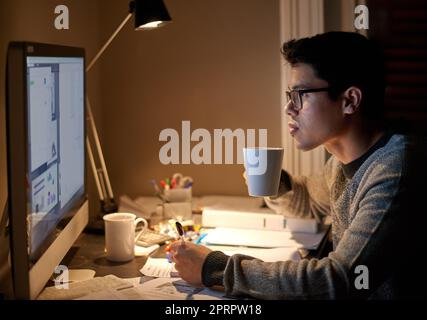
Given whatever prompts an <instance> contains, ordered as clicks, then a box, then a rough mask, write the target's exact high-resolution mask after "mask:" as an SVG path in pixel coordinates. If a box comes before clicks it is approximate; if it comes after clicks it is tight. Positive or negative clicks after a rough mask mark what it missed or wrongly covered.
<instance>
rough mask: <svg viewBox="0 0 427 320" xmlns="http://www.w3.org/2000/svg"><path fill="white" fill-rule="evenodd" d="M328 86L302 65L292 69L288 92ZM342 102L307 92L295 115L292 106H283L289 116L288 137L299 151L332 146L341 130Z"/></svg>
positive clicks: (327, 96)
mask: <svg viewBox="0 0 427 320" xmlns="http://www.w3.org/2000/svg"><path fill="white" fill-rule="evenodd" d="M328 86H329V85H328V83H327V82H326V81H325V80H322V79H319V78H318V77H316V75H315V72H314V70H313V68H312V67H311V66H310V65H308V64H304V63H298V64H296V65H294V66H293V67H292V70H291V81H290V86H289V87H290V89H291V90H292V89H317V88H326V87H328ZM341 103H342V102H341V99H337V101H334V100H332V99H331V98H330V97H329V95H328V92H326V91H321V92H310V93H304V94H302V95H301V104H302V109H301V110H299V111H297V110H295V106H294V105H293V103H292V102H288V104H287V105H286V113H287V114H288V115H289V122H288V126H289V133H290V134H291V135H292V136H293V137H294V139H295V143H296V146H297V148H298V149H301V150H304V151H306V150H311V149H313V148H315V147H317V146H319V145H321V144H327V143H328V142H329V143H330V142H333V140H334V139H336V138H337V137H338V136H339V133H340V132H342V130H343V128H344V114H343V112H342V108H341Z"/></svg>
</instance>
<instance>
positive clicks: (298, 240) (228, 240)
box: [202, 228, 326, 249]
mask: <svg viewBox="0 0 427 320" xmlns="http://www.w3.org/2000/svg"><path fill="white" fill-rule="evenodd" d="M325 233H326V230H325V229H323V230H322V231H320V232H318V233H316V234H310V233H303V232H288V231H266V230H251V229H237V228H216V229H214V230H212V231H210V232H209V233H208V235H207V236H206V237H205V238H204V239H203V241H202V243H203V244H215V245H234V246H245V247H255V248H278V247H288V248H289V247H293V248H305V249H317V247H318V246H319V244H320V242H321V241H322V239H323V237H324V235H325Z"/></svg>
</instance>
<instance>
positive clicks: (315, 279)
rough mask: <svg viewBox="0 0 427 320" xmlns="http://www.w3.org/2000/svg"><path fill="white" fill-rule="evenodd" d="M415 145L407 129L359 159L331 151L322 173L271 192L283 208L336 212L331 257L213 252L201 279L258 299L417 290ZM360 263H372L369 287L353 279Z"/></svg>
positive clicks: (414, 293) (273, 202)
mask: <svg viewBox="0 0 427 320" xmlns="http://www.w3.org/2000/svg"><path fill="white" fill-rule="evenodd" d="M413 146H414V144H413V143H412V142H411V140H410V139H409V138H408V137H406V136H402V135H393V136H391V135H389V136H388V137H383V138H382V140H380V142H379V143H377V144H376V146H374V147H373V148H371V150H370V151H368V152H367V153H366V154H365V155H364V156H362V157H361V158H359V159H357V160H356V161H354V163H351V164H349V165H343V164H342V163H340V162H339V161H338V160H337V159H336V158H335V157H331V158H330V159H329V160H328V162H327V163H326V165H325V168H324V171H323V172H322V173H321V174H319V175H316V176H310V177H290V179H288V181H289V183H290V186H286V185H282V186H281V192H282V195H280V196H279V197H277V198H275V199H271V198H270V199H266V202H267V204H268V206H269V207H271V208H272V209H273V210H275V211H276V212H277V213H280V214H284V215H291V216H298V217H310V218H312V217H315V218H317V219H318V220H323V218H324V217H325V216H326V215H329V214H330V215H331V217H332V235H333V246H334V250H333V251H332V252H331V253H329V255H328V256H327V257H325V258H323V259H320V260H319V259H310V260H308V259H303V260H301V261H283V262H274V263H267V262H263V261H261V260H258V259H255V258H252V257H249V256H245V255H240V254H236V255H233V256H231V257H228V256H226V255H224V254H223V253H222V252H219V251H214V252H212V253H210V254H209V255H208V257H207V259H206V261H205V263H204V265H203V270H202V279H203V283H204V284H205V285H207V286H212V285H223V286H224V287H225V290H226V292H227V293H228V294H231V295H249V296H252V297H255V298H260V299H341V298H363V299H366V298H377V299H378V298H379V299H385V298H404V297H419V296H420V295H422V294H423V293H422V292H421V293H420V292H419V291H423V290H419V289H420V288H421V286H420V284H419V283H420V281H421V280H422V276H420V275H421V274H422V273H418V272H417V268H414V265H415V264H414V262H413V260H414V259H416V255H417V254H418V255H419V250H420V248H422V247H423V246H424V244H425V240H424V239H423V238H422V237H420V232H419V231H422V229H421V228H420V226H419V225H418V222H419V223H424V221H425V216H426V215H425V214H423V213H424V212H420V210H421V208H420V205H419V204H420V203H421V201H418V200H420V199H421V198H422V196H423V194H422V193H421V192H420V190H422V188H420V184H419V183H421V182H422V180H421V177H422V175H421V174H420V173H421V172H422V171H417V170H418V169H419V168H420V165H419V164H417V161H418V162H420V160H421V159H424V158H422V157H421V153H416V151H411V150H415V149H414V148H413ZM414 221H415V222H414ZM421 242H422V245H421ZM358 265H364V266H366V267H367V268H368V270H369V289H357V288H356V286H355V281H358V280H357V277H358V276H359V273H358V272H357V273H356V270H355V268H356V267H357V266H358ZM423 273H424V272H423Z"/></svg>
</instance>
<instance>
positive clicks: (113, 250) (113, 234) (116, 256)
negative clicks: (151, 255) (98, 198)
mask: <svg viewBox="0 0 427 320" xmlns="http://www.w3.org/2000/svg"><path fill="white" fill-rule="evenodd" d="M104 221H105V248H106V250H107V259H108V260H111V261H118V262H123V261H129V260H132V259H133V258H134V257H135V240H136V239H137V238H138V237H139V235H140V234H141V233H142V232H144V231H145V229H146V228H147V227H148V223H147V220H145V219H144V218H137V219H136V215H134V214H133V213H121V212H119V213H111V214H107V215H105V216H104ZM139 223H143V224H144V226H143V228H142V230H141V231H140V232H138V234H137V236H135V228H136V227H137V225H138V224H139Z"/></svg>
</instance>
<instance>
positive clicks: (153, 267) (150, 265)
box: [139, 257, 178, 278]
mask: <svg viewBox="0 0 427 320" xmlns="http://www.w3.org/2000/svg"><path fill="white" fill-rule="evenodd" d="M139 271H140V272H141V273H142V274H143V275H146V276H150V277H156V278H170V277H173V276H176V275H177V274H178V272H177V271H176V269H175V263H170V262H169V261H168V260H167V259H164V258H151V257H148V259H147V262H146V263H145V264H144V267H142V269H141V270H139Z"/></svg>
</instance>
